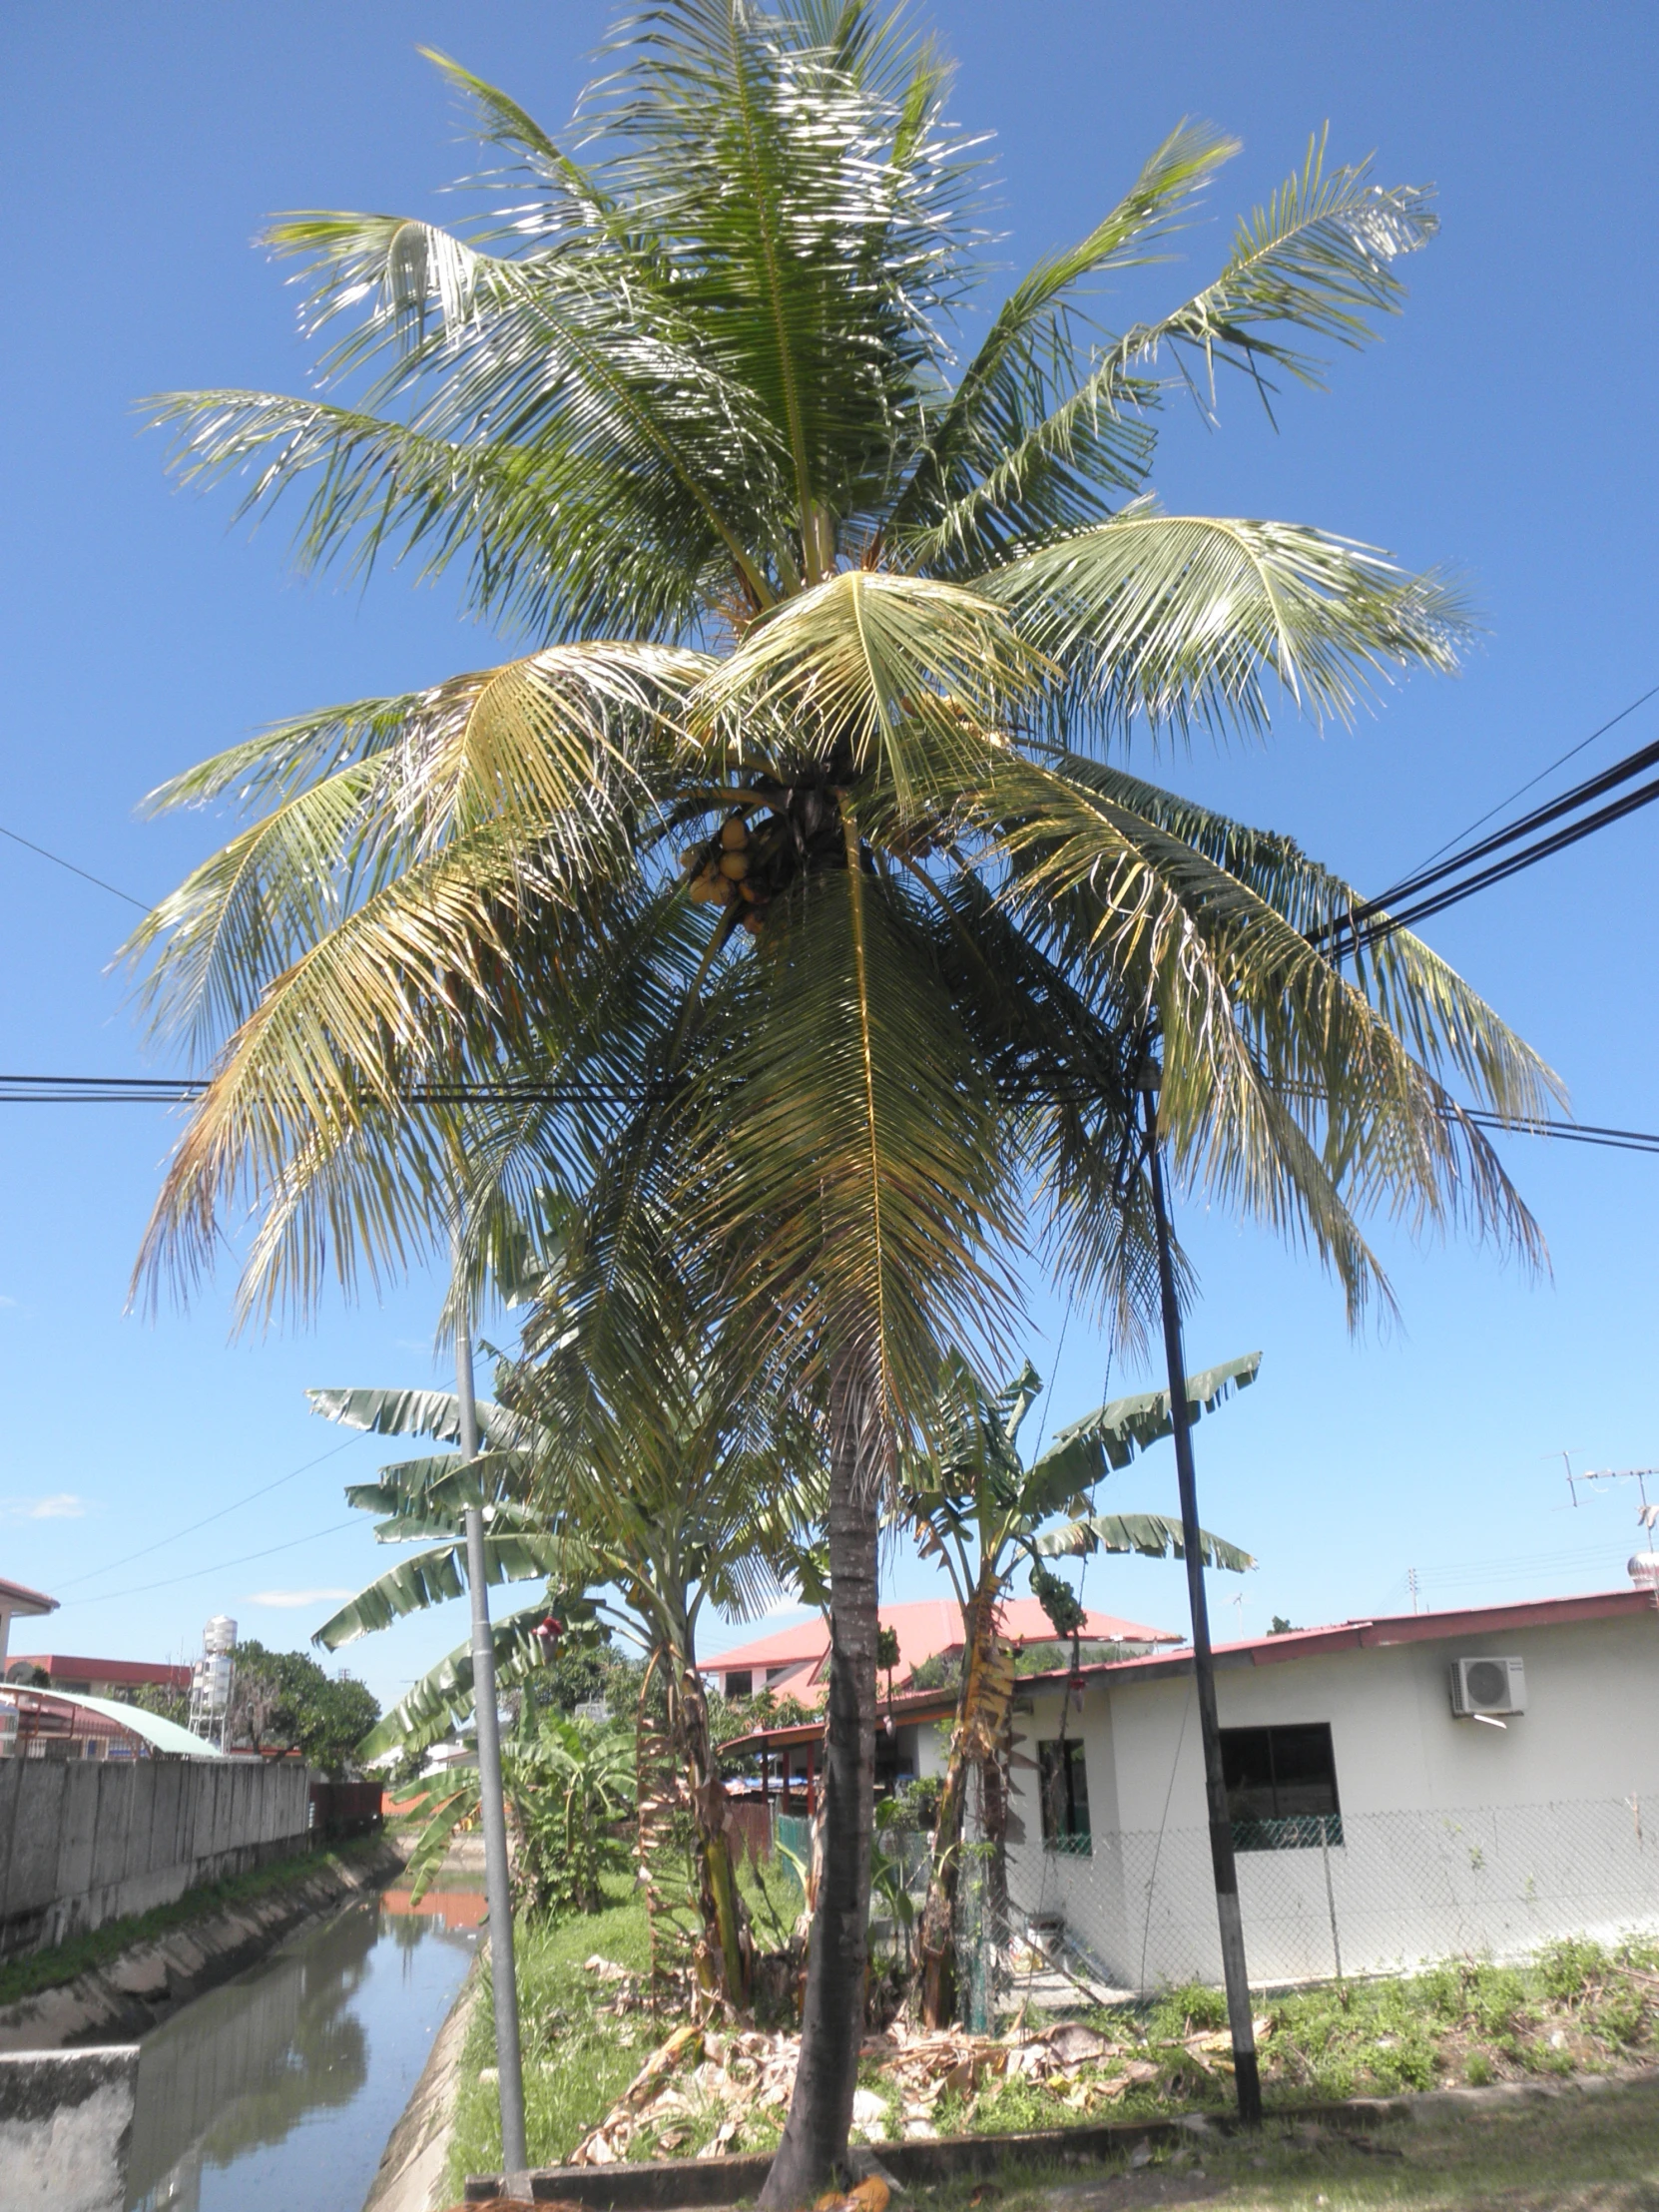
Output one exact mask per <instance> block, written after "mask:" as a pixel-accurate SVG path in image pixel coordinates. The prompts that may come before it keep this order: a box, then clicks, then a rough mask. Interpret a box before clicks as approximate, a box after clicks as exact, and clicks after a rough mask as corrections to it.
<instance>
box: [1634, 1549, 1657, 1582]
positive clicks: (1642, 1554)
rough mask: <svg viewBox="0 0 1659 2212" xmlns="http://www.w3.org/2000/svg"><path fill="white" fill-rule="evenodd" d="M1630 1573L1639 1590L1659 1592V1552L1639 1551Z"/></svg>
mask: <svg viewBox="0 0 1659 2212" xmlns="http://www.w3.org/2000/svg"><path fill="white" fill-rule="evenodd" d="M1628 1571H1629V1574H1630V1579H1631V1581H1632V1582H1634V1583H1635V1585H1636V1587H1637V1589H1638V1590H1659V1551H1638V1552H1637V1554H1636V1556H1635V1557H1634V1558H1633V1559H1632V1560H1631V1562H1630V1566H1629V1570H1628Z"/></svg>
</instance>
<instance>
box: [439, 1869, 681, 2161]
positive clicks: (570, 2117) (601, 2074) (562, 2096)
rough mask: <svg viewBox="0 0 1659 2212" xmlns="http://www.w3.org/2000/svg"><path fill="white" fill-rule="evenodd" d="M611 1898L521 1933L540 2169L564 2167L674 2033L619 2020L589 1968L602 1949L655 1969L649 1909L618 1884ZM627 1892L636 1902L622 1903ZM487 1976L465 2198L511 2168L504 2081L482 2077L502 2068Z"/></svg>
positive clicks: (461, 2151) (463, 2073)
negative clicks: (504, 2165) (596, 1909)
mask: <svg viewBox="0 0 1659 2212" xmlns="http://www.w3.org/2000/svg"><path fill="white" fill-rule="evenodd" d="M610 1894H612V1895H614V1896H616V1897H617V1898H618V1899H619V1902H617V1903H614V1904H612V1905H611V1906H610V1907H608V1908H607V1910H606V1911H605V1912H603V1913H590V1914H584V1915H582V1916H581V1917H579V1918H578V1919H575V1920H569V1921H561V1922H559V1923H557V1924H556V1925H555V1926H553V1927H546V1926H535V1925H526V1924H525V1923H523V1922H520V1923H519V1925H518V1926H517V1927H516V1928H515V1930H514V1932H513V1943H514V1951H515V1962H516V1965H517V1969H518V1973H517V1978H518V2003H519V2021H520V2034H521V2036H522V2039H523V2046H524V2132H525V2136H526V2139H527V2142H528V2146H529V2153H530V2162H531V2164H532V2165H536V2166H556V2165H558V2164H559V2163H560V2162H561V2160H563V2159H564V2158H565V2157H567V2156H568V2154H569V2153H570V2151H571V2150H572V2149H574V2147H575V2146H576V2144H577V2143H578V2142H580V2140H581V2139H582V2137H583V2136H584V2135H585V2134H586V2133H587V2131H588V2129H589V2128H590V2127H592V2126H594V2125H595V2124H596V2122H598V2121H599V2120H602V2119H603V2118H604V2116H605V2114H606V2113H607V2112H608V2111H609V2110H610V2108H611V2106H612V2105H613V2104H614V2103H615V2102H616V2100H617V2098H618V2097H619V2096H620V2095H621V2094H622V2092H623V2090H624V2089H626V2088H627V2086H628V2084H629V2082H630V2081H632V2079H633V2078H634V2076H635V2074H636V2073H638V2071H639V2069H640V2067H641V2066H643V2065H644V2063H645V2061H646V2059H647V2058H648V2057H649V2055H650V2053H651V2050H652V2048H653V2046H654V2044H655V2042H656V2040H657V2036H658V2033H659V2030H660V2032H661V2033H662V2034H664V2035H666V2034H667V2033H668V2023H653V2021H652V2020H651V2018H650V2016H649V2014H643V2013H642V2014H641V2015H640V2016H639V2017H637V2018H632V2019H619V2018H618V2017H617V2016H616V2015H615V2014H614V2013H612V2012H608V2011H604V2010H602V2009H601V2007H602V2006H604V2005H606V2004H608V2003H609V2002H610V2001H611V2000H612V1996H613V1994H614V1991H613V1989H612V1988H609V1987H607V1985H606V1984H605V1983H603V1982H601V1981H599V1980H598V1979H597V1977H596V1976H595V1975H593V1974H591V1973H585V1972H584V1971H583V1968H582V1961H583V1960H584V1959H585V1958H590V1957H592V1956H593V1955H594V1954H595V1953H596V1952H597V1953H598V1954H599V1956H601V1957H603V1958H609V1959H611V1960H613V1961H614V1962H615V1964H617V1965H619V1966H626V1967H628V1968H630V1969H631V1970H632V1971H633V1972H635V1973H640V1974H643V1973H645V1972H646V1970H647V1969H648V1967H649V1965H650V1962H651V1943H650V1936H649V1934H648V1932H647V1929H646V1925H645V1907H644V1905H643V1904H641V1903H638V1902H636V1901H635V1900H634V1899H632V1898H631V1897H629V1896H628V1893H627V1892H626V1891H625V1890H622V1889H620V1887H619V1886H617V1885H611V1886H610ZM624 1898H626V1899H627V1902H625V1903H624V1902H620V1900H621V1899H624ZM481 1978H482V1980H483V1984H484V1985H483V1986H482V1987H481V1988H480V1990H479V1994H478V2001H477V2002H476V2003H475V2004H474V2006H473V2008H472V2020H471V2024H470V2026H469V2028H468V2031H467V2038H466V2043H465V2045H464V2047H463V2049H462V2052H461V2069H460V2085H459V2088H458V2090H457V2093H456V2098H455V2131H454V2135H453V2137H452V2138H451V2142H450V2152H449V2168H450V2180H451V2182H452V2184H453V2186H454V2189H455V2192H456V2194H457V2195H458V2194H459V2193H460V2187H461V2184H462V2182H463V2181H464V2179H465V2177H466V2176H467V2175H468V2174H481V2173H489V2172H492V2171H493V2170H495V2169H497V2168H499V2166H500V2164H501V2115H500V2108H499V2106H498V2104H497V2101H496V2091H495V2080H494V2077H493V2075H491V2076H490V2077H489V2078H488V2079H484V2080H481V2079H480V2078H479V2076H480V2074H481V2073H483V2072H484V2070H485V2069H486V2068H490V2067H493V2066H494V2064H495V2018H494V2013H493V2011H492V2009H491V2002H490V1994H489V1986H488V1976H487V1973H486V1974H485V1975H484V1976H483V1977H481Z"/></svg>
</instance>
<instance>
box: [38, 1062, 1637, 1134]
mask: <svg viewBox="0 0 1659 2212" xmlns="http://www.w3.org/2000/svg"><path fill="white" fill-rule="evenodd" d="M207 1087H208V1085H207V1082H206V1080H205V1079H203V1078H200V1077H194V1076H177V1077H175V1076H148V1075H0V1106H17V1105H44V1104H57V1105H77V1106H169V1105H188V1104H189V1103H190V1102H191V1101H192V1100H194V1099H198V1098H200V1097H201V1096H202V1094H203V1093H204V1092H205V1091H206V1089H207ZM648 1088H649V1087H648V1086H645V1085H640V1086H635V1087H629V1086H626V1085H621V1084H598V1083H534V1082H523V1083H446V1084H442V1085H425V1084H415V1085H412V1086H411V1087H410V1088H409V1089H408V1090H406V1091H405V1092H403V1094H402V1099H403V1102H404V1103H405V1104H407V1105H414V1106H422V1105H424V1106H432V1105H443V1106H479V1105H496V1106H592V1105H609V1106H631V1105H637V1104H638V1103H639V1102H640V1100H641V1099H642V1098H643V1097H644V1096H645V1095H646V1092H647V1090H648ZM1439 1111H1440V1112H1441V1113H1442V1114H1443V1115H1445V1117H1446V1118H1447V1119H1448V1120H1455V1119H1459V1118H1460V1119H1462V1120H1464V1121H1468V1122H1472V1123H1474V1124H1475V1125H1476V1126H1477V1127H1479V1128H1482V1129H1492V1130H1496V1131H1498V1132H1500V1133H1502V1134H1507V1135H1511V1136H1526V1137H1560V1138H1563V1139H1565V1141H1566V1142H1568V1143H1569V1144H1590V1145H1600V1146H1603V1147H1606V1148H1609V1149H1611V1150H1614V1151H1622V1152H1659V1130H1652V1129H1614V1128H1608V1127H1606V1126H1604V1125H1602V1124H1600V1123H1597V1122H1581V1121H1555V1120H1551V1119H1550V1118H1549V1117H1547V1116H1544V1115H1532V1116H1526V1117H1517V1118H1507V1117H1505V1116H1504V1115H1502V1114H1494V1113H1489V1112H1487V1111H1486V1110H1485V1109H1483V1108H1480V1107H1473V1106H1462V1107H1459V1106H1453V1105H1446V1106H1442V1107H1441V1108H1440V1109H1439Z"/></svg>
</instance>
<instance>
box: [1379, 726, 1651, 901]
mask: <svg viewBox="0 0 1659 2212" xmlns="http://www.w3.org/2000/svg"><path fill="white" fill-rule="evenodd" d="M1653 698H1659V684H1655V685H1654V686H1653V689H1652V690H1651V691H1645V692H1643V694H1642V696H1641V698H1640V699H1633V700H1632V701H1631V702H1630V704H1629V706H1628V707H1621V708H1620V709H1619V711H1618V713H1617V714H1616V715H1614V717H1613V718H1612V720H1611V721H1610V722H1604V723H1603V724H1602V725H1601V728H1600V729H1599V730H1592V731H1591V732H1590V734H1589V736H1588V737H1587V738H1580V739H1579V741H1578V743H1577V744H1576V745H1569V746H1568V748H1567V750H1566V751H1565V753H1563V754H1562V755H1561V756H1560V758H1559V759H1558V760H1554V761H1551V762H1550V764H1549V766H1548V767H1547V768H1541V769H1539V771H1538V773H1537V775H1536V776H1529V777H1528V778H1527V780H1526V782H1525V783H1524V784H1521V785H1518V786H1517V787H1516V789H1515V790H1514V791H1512V792H1511V793H1510V794H1509V796H1508V798H1507V799H1500V800H1499V801H1498V803H1497V805H1496V806H1495V807H1488V808H1487V809H1486V812H1485V813H1484V814H1483V815H1480V816H1478V817H1477V818H1476V819H1475V820H1474V821H1473V822H1471V823H1470V824H1469V826H1468V828H1467V829H1466V830H1458V831H1457V833H1456V835H1455V836H1450V837H1447V839H1446V840H1445V843H1444V844H1437V845H1436V846H1435V847H1434V849H1433V851H1432V852H1430V853H1429V855H1428V858H1427V859H1425V860H1424V861H1423V862H1422V863H1421V864H1422V866H1424V867H1427V866H1429V865H1430V864H1431V863H1432V862H1433V861H1435V860H1437V859H1438V858H1439V856H1440V854H1441V853H1442V852H1449V851H1450V850H1451V847H1452V846H1453V845H1454V844H1461V843H1462V841H1463V839H1464V838H1465V837H1472V836H1473V835H1474V832H1475V831H1476V830H1483V829H1484V828H1485V826H1486V824H1487V823H1488V822H1490V821H1491V819H1492V817H1493V816H1494V815H1500V814H1502V812H1503V810H1504V808H1505V807H1512V806H1513V805H1514V804H1515V801H1516V800H1517V799H1523V798H1524V797H1525V796H1526V794H1527V793H1528V792H1529V791H1531V790H1532V789H1533V788H1534V786H1536V785H1538V784H1541V783H1542V782H1543V780H1544V778H1545V777H1546V776H1553V775H1554V774H1555V771H1556V770H1557V769H1558V768H1565V767H1566V765H1567V763H1568V762H1569V761H1570V760H1573V759H1575V758H1576V756H1577V755H1578V754H1580V753H1582V752H1584V751H1585V750H1586V748H1587V747H1589V746H1592V745H1594V744H1595V742H1596V740H1597V738H1604V737H1606V735H1607V733H1608V731H1609V730H1616V729H1617V728H1618V726H1619V724H1620V723H1621V722H1625V721H1628V719H1629V718H1630V716H1631V715H1633V714H1634V713H1635V712H1636V709H1637V708H1638V707H1645V706H1646V705H1647V703H1648V701H1649V700H1650V699H1653Z"/></svg>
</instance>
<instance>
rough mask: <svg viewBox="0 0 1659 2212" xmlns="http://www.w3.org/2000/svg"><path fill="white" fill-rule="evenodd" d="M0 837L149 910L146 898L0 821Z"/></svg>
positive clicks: (131, 904)
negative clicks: (106, 879)
mask: <svg viewBox="0 0 1659 2212" xmlns="http://www.w3.org/2000/svg"><path fill="white" fill-rule="evenodd" d="M0 837H10V839H11V840H12V842H13V844H21V845H24V846H26V847H27V848H28V850H29V851H31V852H38V853H39V854H40V856H41V858H42V859H43V860H50V861H51V863H52V865H53V866H54V867H64V868H68V870H69V872H70V874H71V875H78V876H79V877H80V878H81V880H82V882H83V883H96V884H97V885H98V888H99V889H100V890H101V891H108V892H109V894H110V896H111V897H112V898H124V899H125V900H126V901H127V903H128V905H129V906H136V907H137V908H138V910H139V912H140V913H141V914H147V913H148V912H149V911H150V907H149V904H148V902H147V901H146V900H144V899H142V898H135V897H134V896H133V894H132V892H131V891H124V890H122V889H121V888H120V887H119V886H118V885H117V884H115V883H106V882H105V880H104V878H103V877H102V876H101V875H94V874H93V873H92V871H91V869H90V868H84V867H77V866H76V865H75V862H74V861H73V860H66V859H65V858H64V856H63V854H62V853H61V852H48V851H47V849H46V847H45V845H43V844H36V842H35V840H34V839H33V837H25V836H20V835H19V834H18V832H17V831H16V830H8V829H7V828H6V826H5V824H4V823H0Z"/></svg>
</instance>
